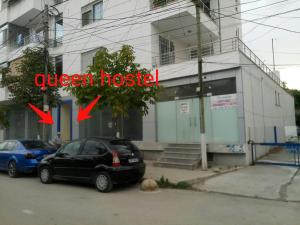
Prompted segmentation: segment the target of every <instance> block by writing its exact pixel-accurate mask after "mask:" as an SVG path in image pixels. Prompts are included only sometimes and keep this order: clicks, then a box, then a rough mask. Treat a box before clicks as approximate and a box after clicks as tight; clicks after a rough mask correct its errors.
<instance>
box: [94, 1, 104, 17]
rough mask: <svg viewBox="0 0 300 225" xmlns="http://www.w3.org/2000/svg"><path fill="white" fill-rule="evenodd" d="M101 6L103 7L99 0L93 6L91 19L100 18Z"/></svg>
mask: <svg viewBox="0 0 300 225" xmlns="http://www.w3.org/2000/svg"><path fill="white" fill-rule="evenodd" d="M102 7H103V4H102V2H99V3H97V4H95V5H94V6H93V19H94V20H100V19H102V10H103V9H102Z"/></svg>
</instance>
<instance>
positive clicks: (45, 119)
mask: <svg viewBox="0 0 300 225" xmlns="http://www.w3.org/2000/svg"><path fill="white" fill-rule="evenodd" d="M28 105H29V107H30V108H31V109H32V110H33V111H34V112H35V113H36V114H38V116H39V117H41V120H39V123H45V124H54V121H53V118H52V116H51V113H50V111H48V113H45V112H43V111H42V110H40V109H38V108H37V107H35V106H34V105H31V104H30V103H28Z"/></svg>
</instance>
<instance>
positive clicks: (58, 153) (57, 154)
mask: <svg viewBox="0 0 300 225" xmlns="http://www.w3.org/2000/svg"><path fill="white" fill-rule="evenodd" d="M65 155H66V154H65V153H62V152H57V153H56V154H55V156H57V157H64V156H65Z"/></svg>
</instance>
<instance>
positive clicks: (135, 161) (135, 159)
mask: <svg viewBox="0 0 300 225" xmlns="http://www.w3.org/2000/svg"><path fill="white" fill-rule="evenodd" d="M128 162H129V163H137V162H139V159H138V158H133V159H128Z"/></svg>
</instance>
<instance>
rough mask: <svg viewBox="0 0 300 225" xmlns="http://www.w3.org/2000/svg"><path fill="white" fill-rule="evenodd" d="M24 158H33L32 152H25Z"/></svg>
mask: <svg viewBox="0 0 300 225" xmlns="http://www.w3.org/2000/svg"><path fill="white" fill-rule="evenodd" d="M25 159H35V156H34V155H33V154H32V153H27V154H26V155H25Z"/></svg>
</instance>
